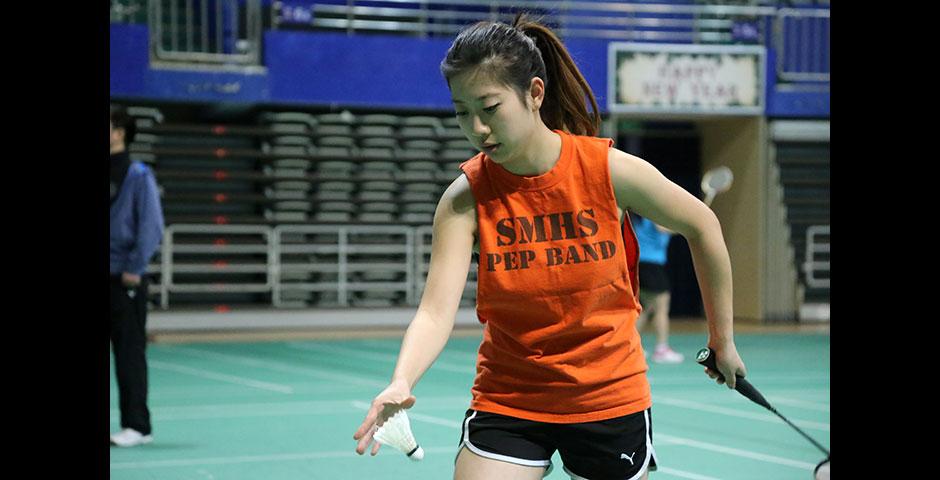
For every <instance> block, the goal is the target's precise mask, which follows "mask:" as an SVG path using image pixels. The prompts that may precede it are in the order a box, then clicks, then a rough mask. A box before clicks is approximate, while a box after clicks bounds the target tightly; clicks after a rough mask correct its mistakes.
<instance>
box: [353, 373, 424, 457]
mask: <svg viewBox="0 0 940 480" xmlns="http://www.w3.org/2000/svg"><path fill="white" fill-rule="evenodd" d="M414 404H415V397H414V395H412V394H411V387H410V386H409V385H408V382H406V381H404V380H396V381H392V383H390V384H389V386H388V387H386V388H385V390H383V391H382V393H380V394H378V396H376V397H375V400H372V406H371V407H370V408H369V413H367V414H366V419H365V420H364V421H363V422H362V425H360V426H359V430H356V433H355V434H353V440H358V443H357V444H356V453H358V454H359V455H362V454H364V453H366V449H368V448H369V444H370V443H372V436H373V435H375V431H376V430H377V429H378V428H379V427H381V426H382V425H383V424H385V422H386V421H387V420H388V419H389V418H391V417H392V416H393V415H395V414H396V413H398V411H399V410H401V409H407V408H411V407H413V406H414ZM380 446H381V444H380V443H379V442H375V444H374V445H372V455H373V456H375V454H377V453H379V447H380Z"/></svg>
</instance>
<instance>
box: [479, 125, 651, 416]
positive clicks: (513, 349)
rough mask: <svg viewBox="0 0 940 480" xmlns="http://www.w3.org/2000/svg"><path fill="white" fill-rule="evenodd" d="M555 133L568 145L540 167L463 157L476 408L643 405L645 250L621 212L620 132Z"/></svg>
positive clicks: (578, 410)
mask: <svg viewBox="0 0 940 480" xmlns="http://www.w3.org/2000/svg"><path fill="white" fill-rule="evenodd" d="M555 132H556V133H558V134H559V135H561V139H562V146H561V156H560V157H559V159H558V162H557V163H556V164H555V166H554V167H553V168H552V170H550V171H549V172H546V173H545V174H542V175H539V176H536V177H523V176H518V175H514V174H512V173H509V172H508V171H506V170H505V169H504V168H502V167H500V166H499V165H497V164H495V163H493V162H492V160H491V159H490V158H489V157H487V156H486V155H485V154H483V153H480V154H478V155H477V156H475V157H473V158H472V159H470V160H468V161H466V162H464V163H463V164H461V166H460V168H461V169H462V170H463V171H464V173H466V175H467V178H468V179H469V181H470V186H471V189H472V190H473V195H474V197H475V199H476V204H477V226H478V237H479V242H480V257H479V259H480V260H479V270H478V276H477V278H478V287H477V315H478V318H479V321H480V322H481V323H483V324H484V325H485V328H484V330H483V332H484V333H483V342H482V344H481V345H480V350H479V355H478V359H477V376H476V380H475V382H474V386H473V389H472V392H473V400H472V402H471V408H473V409H476V410H481V411H486V412H492V413H498V414H503V415H510V416H514V417H519V418H524V419H529V420H535V421H542V422H550V423H576V422H590V421H598V420H605V419H609V418H615V417H619V416H623V415H628V414H631V413H635V412H639V411H642V410H645V409H646V408H648V407H649V406H650V405H651V397H650V388H649V382H648V381H647V378H646V371H647V365H646V361H645V359H644V358H643V353H642V350H641V348H640V336H639V334H638V333H637V331H636V318H637V316H638V315H639V311H640V303H639V301H638V299H637V295H636V294H635V293H634V289H633V288H632V286H633V285H637V276H636V264H637V252H638V250H637V246H636V245H637V244H636V237H635V235H634V233H633V230H632V228H631V227H630V222H629V220H627V221H625V222H623V223H621V222H620V218H619V217H618V215H617V202H616V199H615V197H614V191H613V186H612V184H611V181H610V171H609V167H608V163H607V162H608V161H607V155H608V149H609V148H610V147H611V146H612V145H613V141H612V140H610V139H602V138H594V137H585V136H576V135H571V134H568V133H565V132H563V131H560V130H555ZM625 239H626V242H625V241H624V240H625Z"/></svg>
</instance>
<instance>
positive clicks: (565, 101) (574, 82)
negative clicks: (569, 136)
mask: <svg viewBox="0 0 940 480" xmlns="http://www.w3.org/2000/svg"><path fill="white" fill-rule="evenodd" d="M512 27H513V28H515V29H516V30H519V31H520V32H522V33H523V34H525V35H526V36H528V37H530V38H532V39H533V40H534V41H535V46H536V47H537V48H538V49H539V52H541V54H542V60H543V61H544V62H545V71H546V74H547V76H548V78H543V79H542V80H544V81H545V83H546V86H545V87H546V88H545V90H546V91H545V101H544V102H543V103H542V108H541V110H540V111H539V113H540V114H541V116H542V121H543V122H545V125H546V126H548V127H549V128H553V129H554V128H557V129H560V130H565V131H568V132H571V133H573V134H575V135H590V136H596V135H597V134H598V131H599V129H600V120H601V119H600V109H599V108H598V106H597V100H596V99H595V98H594V92H592V91H591V86H590V85H588V83H587V81H586V80H585V79H584V76H583V75H581V71H580V70H578V66H577V65H575V63H574V60H573V59H572V58H571V55H570V54H569V53H568V49H567V48H565V45H564V44H563V43H562V42H561V40H560V39H559V38H558V36H556V35H555V33H554V32H552V31H551V30H550V29H549V28H548V27H546V26H545V25H542V24H541V23H539V22H537V21H533V20H529V19H528V18H526V16H525V14H524V13H518V14H516V18H515V19H514V20H513V23H512ZM586 100H590V102H591V109H592V110H591V111H590V112H588V109H587V101H586Z"/></svg>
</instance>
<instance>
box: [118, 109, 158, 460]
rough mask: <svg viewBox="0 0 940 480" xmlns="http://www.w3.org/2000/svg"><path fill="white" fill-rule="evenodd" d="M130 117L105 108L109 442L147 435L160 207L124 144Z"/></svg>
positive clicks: (152, 183)
mask: <svg viewBox="0 0 940 480" xmlns="http://www.w3.org/2000/svg"><path fill="white" fill-rule="evenodd" d="M134 132H135V128H134V123H133V119H132V118H131V117H129V116H128V114H127V112H126V111H125V110H124V109H123V108H122V107H112V108H111V255H110V257H111V259H110V260H111V262H110V263H111V267H110V268H111V313H110V318H109V323H110V327H111V344H112V347H113V350H114V363H115V370H116V373H117V383H118V391H119V398H120V408H121V431H119V432H117V433H115V434H113V435H111V444H112V445H116V446H119V447H133V446H136V445H141V444H144V443H149V442H151V441H152V440H153V437H152V435H151V425H150V410H149V409H148V408H147V357H146V353H145V349H146V347H147V334H146V330H145V329H146V325H147V279H146V277H145V273H146V270H147V263H148V262H149V261H150V257H152V256H153V254H154V252H156V250H157V246H158V245H160V239H161V238H162V236H163V212H162V211H161V208H160V194H159V192H158V190H157V182H156V180H155V179H154V176H153V172H152V171H151V170H150V168H148V167H147V166H146V165H144V164H143V163H140V162H132V161H131V160H130V157H129V156H128V153H127V149H126V146H127V145H128V144H130V142H131V141H133V139H134Z"/></svg>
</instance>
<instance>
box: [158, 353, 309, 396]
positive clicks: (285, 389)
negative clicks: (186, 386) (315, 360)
mask: <svg viewBox="0 0 940 480" xmlns="http://www.w3.org/2000/svg"><path fill="white" fill-rule="evenodd" d="M147 363H148V364H149V365H150V366H152V367H156V368H160V369H163V370H171V371H174V372H179V373H187V374H190V375H195V376H197V377H202V378H209V379H212V380H219V381H222V382H229V383H236V384H239V385H244V386H246V387H252V388H260V389H262V390H271V391H274V392H280V393H294V389H293V388H292V387H289V386H287V385H281V384H278V383H268V382H262V381H258V380H252V379H250V378H245V377H236V376H235V375H226V374H224V373H216V372H210V371H208V370H202V369H199V368H192V367H187V366H185V365H177V364H175V363H168V362H163V361H160V360H150V361H149V362H147Z"/></svg>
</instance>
